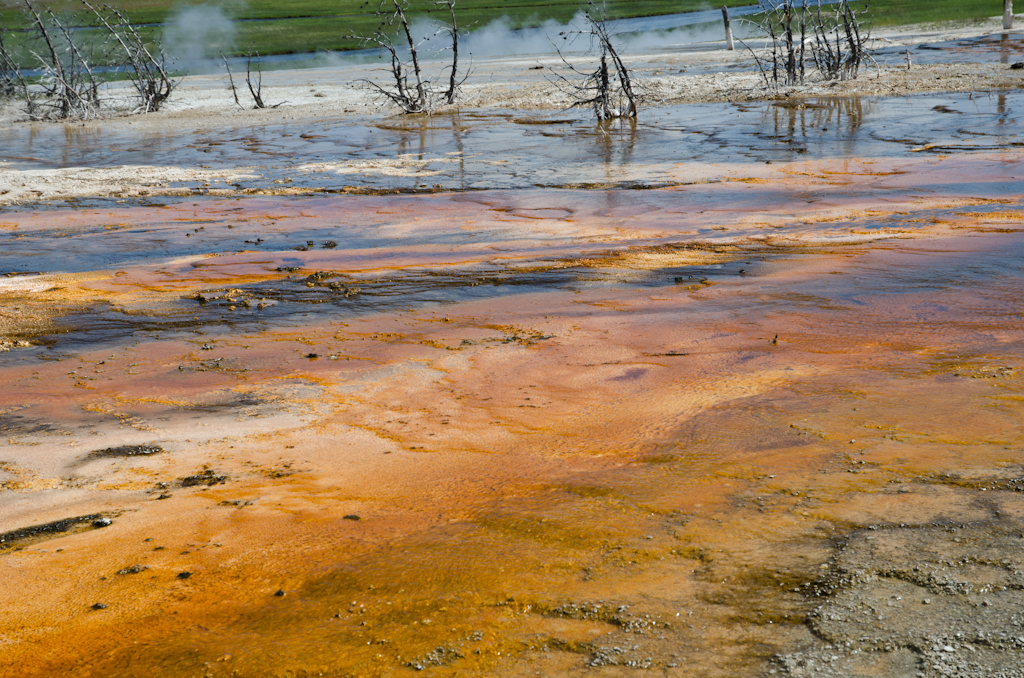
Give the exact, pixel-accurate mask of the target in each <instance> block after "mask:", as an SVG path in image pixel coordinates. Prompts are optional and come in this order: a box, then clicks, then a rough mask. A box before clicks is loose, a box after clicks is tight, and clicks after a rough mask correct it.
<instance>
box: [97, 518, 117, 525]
mask: <svg viewBox="0 0 1024 678" xmlns="http://www.w3.org/2000/svg"><path fill="white" fill-rule="evenodd" d="M113 524H114V521H113V520H111V519H110V518H100V519H99V520H94V521H92V526H93V527H109V526H110V525H113Z"/></svg>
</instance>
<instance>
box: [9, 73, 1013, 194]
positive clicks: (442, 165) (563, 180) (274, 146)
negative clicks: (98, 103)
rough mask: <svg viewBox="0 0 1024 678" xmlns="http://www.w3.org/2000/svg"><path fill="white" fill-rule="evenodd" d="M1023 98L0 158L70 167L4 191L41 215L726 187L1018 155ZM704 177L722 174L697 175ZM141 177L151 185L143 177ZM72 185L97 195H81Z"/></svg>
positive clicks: (854, 101)
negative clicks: (772, 166)
mask: <svg viewBox="0 0 1024 678" xmlns="http://www.w3.org/2000/svg"><path fill="white" fill-rule="evenodd" d="M1022 97H1024V95H1022V94H1021V92H1020V91H1019V90H1010V91H1007V92H985V93H962V94H958V93H953V94H935V95H920V96H912V97H888V98H886V97H859V96H858V97H851V98H842V97H822V98H808V99H798V98H793V99H788V98H787V99H785V100H783V101H754V102H745V103H738V104H703V105H687V106H667V107H662V108H652V109H650V110H649V111H648V112H647V114H646V115H645V116H644V117H643V118H642V120H641V121H640V122H637V123H635V124H627V123H623V124H622V125H618V124H615V125H609V126H604V127H601V126H595V125H594V124H593V121H592V120H590V119H589V117H588V116H587V115H586V113H582V112H572V113H570V114H567V113H565V112H560V113H555V114H536V115H530V114H524V113H523V112H514V111H509V112H503V111H500V110H499V111H483V112H474V111H466V112H464V113H462V114H459V115H437V116H433V117H430V118H424V119H412V118H389V119H386V120H380V119H379V118H366V117H356V118H354V119H348V118H341V119H336V120H327V121H308V122H302V123H299V124H296V123H288V122H285V123H274V124H264V125H258V126H247V127H238V128H234V127H221V128H213V129H210V128H209V126H208V125H202V126H201V127H196V128H195V129H189V126H190V124H189V123H188V122H187V121H185V122H183V123H182V124H181V125H176V126H175V127H173V128H171V129H168V130H166V131H164V132H157V131H150V132H148V133H147V134H146V135H144V137H143V138H139V134H138V133H137V132H135V130H133V129H132V128H131V126H130V125H128V124H125V123H123V122H119V121H112V122H111V123H109V124H108V125H106V126H102V125H101V126H91V127H89V128H87V129H77V128H75V127H73V126H71V127H65V128H61V127H58V126H45V127H36V126H32V127H25V126H18V127H11V128H8V129H6V130H3V131H0V147H2V148H4V149H6V150H5V151H3V152H2V153H0V161H5V162H6V163H7V165H6V166H7V167H9V168H11V169H15V170H20V171H25V172H30V173H32V172H42V173H43V174H44V175H47V173H51V172H52V171H53V169H54V168H57V167H60V168H66V169H63V170H62V172H61V175H60V178H61V179H62V180H64V181H69V182H71V183H70V184H68V185H67V186H65V187H64V188H59V187H55V188H54V189H47V190H46V191H45V192H42V191H41V190H40V189H39V188H38V187H36V186H35V184H34V183H31V182H30V183H29V184H26V185H27V186H30V187H29V188H24V189H22V190H20V189H19V188H18V186H17V183H18V181H19V180H18V178H17V177H16V176H14V175H11V177H9V178H8V179H6V181H5V183H12V184H14V185H13V186H11V187H9V188H8V190H7V192H6V193H5V194H3V195H0V199H2V200H3V202H4V203H9V204H10V203H13V204H22V205H25V207H24V208H23V209H31V210H35V209H38V205H36V204H35V203H36V201H37V200H39V199H40V198H42V199H43V200H47V201H50V200H54V199H57V200H61V199H62V197H63V196H62V195H61V193H62V191H63V192H64V193H65V194H67V198H68V199H74V200H75V203H76V206H78V205H81V206H88V205H89V202H88V200H89V199H90V197H91V195H92V194H93V193H94V192H98V193H99V194H100V195H103V194H110V195H114V196H116V197H119V198H123V199H131V198H135V199H137V198H139V196H140V195H141V196H143V197H144V198H146V197H155V196H160V197H162V198H164V199H167V198H172V199H173V198H175V196H177V197H178V199H181V198H183V197H184V198H194V197H198V196H214V197H216V196H219V197H234V196H246V195H261V194H264V195H266V194H269V195H289V194H299V195H303V194H317V193H328V194H331V193H346V192H360V191H370V192H375V191H376V192H385V193H387V192H396V191H407V192H413V193H428V194H429V193H433V192H437V191H476V190H490V189H524V188H564V189H580V188H622V189H636V188H658V187H666V186H678V185H686V184H689V183H693V182H706V181H709V180H721V179H722V178H723V176H727V172H728V170H729V168H730V166H732V165H735V164H736V163H741V164H742V163H753V162H762V163H763V162H793V161H805V160H836V159H841V158H845V157H857V158H898V157H913V154H915V153H925V154H950V153H963V152H975V151H983V150H1009V149H1013V148H1019V147H1020V146H1021V144H1024V134H1022V133H1021V129H1024V128H1022V126H1021V125H1020V124H1018V117H1019V109H1020V108H1021V101H1022ZM707 163H715V166H714V167H709V168H699V167H694V166H693V165H694V164H697V165H703V164H707ZM120 167H128V168H131V167H138V168H139V169H140V170H143V171H142V172H136V174H137V175H139V180H137V181H136V182H135V183H134V184H131V185H128V184H124V185H121V184H119V183H118V182H119V181H120V182H121V183H124V182H123V181H122V180H121V179H114V178H109V179H108V178H104V177H105V175H104V174H103V172H105V171H106V172H108V173H109V171H110V170H112V169H115V168H120ZM146 167H152V168H155V169H154V172H156V169H159V170H160V171H159V172H156V173H155V174H153V176H152V177H148V176H147V175H146V173H145V171H144V170H145V169H146ZM186 168H188V171H189V172H192V173H193V175H194V178H193V179H192V180H188V179H187V178H186V175H187V172H186V171H185V170H186ZM179 175H180V176H179ZM47 176H48V175H47ZM143 177H145V178H146V180H145V181H142V180H141V179H142V178H143ZM29 179H31V177H28V178H26V181H28V180H29ZM57 179H58V177H56V176H54V177H53V178H52V179H51V181H54V182H55V181H57ZM76 181H77V182H81V183H82V184H83V185H91V183H94V184H96V186H97V187H98V188H95V189H90V190H89V191H85V189H84V188H80V187H78V186H77V184H76V183H75V182H76ZM78 191H85V193H84V194H83V193H81V192H78ZM90 191H92V192H90ZM83 201H84V202H83Z"/></svg>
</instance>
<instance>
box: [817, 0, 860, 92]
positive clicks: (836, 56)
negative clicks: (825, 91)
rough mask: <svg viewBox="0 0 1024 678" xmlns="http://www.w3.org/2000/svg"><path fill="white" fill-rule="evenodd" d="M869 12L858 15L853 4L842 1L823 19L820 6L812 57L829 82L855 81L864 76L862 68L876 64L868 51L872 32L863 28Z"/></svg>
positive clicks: (845, 0)
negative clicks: (869, 61)
mask: <svg viewBox="0 0 1024 678" xmlns="http://www.w3.org/2000/svg"><path fill="white" fill-rule="evenodd" d="M866 12H867V8H866V7H865V9H863V10H861V11H860V12H857V11H855V10H854V8H853V7H852V6H851V5H850V2H849V0H840V2H838V3H836V4H835V5H833V6H832V7H831V8H829V12H828V13H827V15H825V16H822V11H821V4H820V3H819V4H818V6H817V8H816V11H815V21H814V33H815V41H814V44H813V46H812V54H813V56H814V63H815V64H816V65H817V68H818V72H820V73H821V75H822V76H823V77H824V78H825V79H826V80H853V79H855V78H856V77H857V75H858V74H859V73H860V67H861V65H862V64H864V62H866V61H868V60H872V57H871V54H870V53H869V52H868V50H867V48H866V47H865V45H866V44H867V42H868V40H869V39H870V37H871V36H870V32H869V31H868V30H867V29H866V27H865V26H863V25H862V24H863V22H862V18H863V16H864V14H865V13H866Z"/></svg>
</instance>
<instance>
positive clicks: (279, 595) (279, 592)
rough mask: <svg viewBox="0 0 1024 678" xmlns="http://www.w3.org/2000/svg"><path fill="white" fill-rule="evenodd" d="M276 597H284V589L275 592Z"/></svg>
mask: <svg viewBox="0 0 1024 678" xmlns="http://www.w3.org/2000/svg"><path fill="white" fill-rule="evenodd" d="M274 595H275V596H277V597H278V598H280V597H281V596H283V595H284V589H278V590H277V591H275V592H274Z"/></svg>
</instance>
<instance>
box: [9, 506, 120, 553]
mask: <svg viewBox="0 0 1024 678" xmlns="http://www.w3.org/2000/svg"><path fill="white" fill-rule="evenodd" d="M99 517H100V516H99V514H98V513H91V514H89V515H87V516H77V517H75V518H65V519H63V520H55V521H54V522H52V523H44V524H42V525H33V526H32V527H23V528H21V529H18V530H13V531H11V532H7V533H4V534H0V547H2V546H4V545H7V544H12V543H14V542H19V541H23V540H25V539H31V538H32V537H41V536H46V535H49V534H60V533H61V532H67V531H68V530H70V529H71V528H72V527H74V526H76V525H80V524H81V523H85V522H89V521H96V522H97V523H98V522H99V520H97V519H98V518H99ZM101 520H106V518H102V519H101ZM93 524H94V525H95V523H93ZM109 524H110V521H109V520H108V521H107V525H109ZM97 527H99V526H98V525H97Z"/></svg>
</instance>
